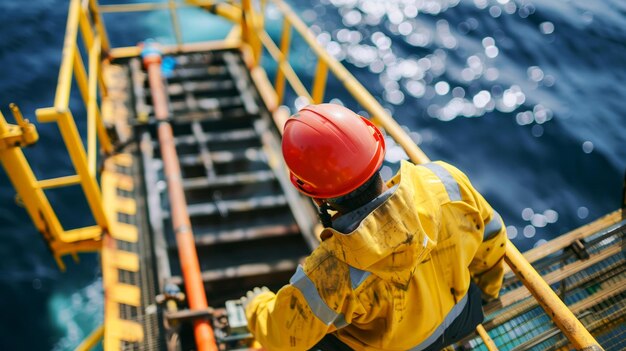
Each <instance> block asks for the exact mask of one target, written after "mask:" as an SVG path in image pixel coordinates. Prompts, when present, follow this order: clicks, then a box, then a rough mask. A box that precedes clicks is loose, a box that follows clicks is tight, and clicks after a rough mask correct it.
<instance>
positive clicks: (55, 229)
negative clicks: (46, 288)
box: [0, 0, 113, 270]
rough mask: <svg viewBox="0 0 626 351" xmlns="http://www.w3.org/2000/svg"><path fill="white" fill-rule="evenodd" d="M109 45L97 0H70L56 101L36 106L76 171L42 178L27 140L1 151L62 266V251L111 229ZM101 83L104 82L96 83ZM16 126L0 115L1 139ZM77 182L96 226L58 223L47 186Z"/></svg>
mask: <svg viewBox="0 0 626 351" xmlns="http://www.w3.org/2000/svg"><path fill="white" fill-rule="evenodd" d="M79 30H80V32H81V34H82V35H81V36H82V39H83V43H84V46H85V49H86V52H87V56H88V65H89V67H88V71H86V69H85V65H84V64H83V59H82V57H81V54H80V51H79V49H78V42H77V41H78V31H79ZM108 49H109V43H108V38H107V35H106V32H105V31H104V25H103V23H102V20H101V18H100V15H99V13H98V12H97V4H96V2H95V0H87V1H81V0H71V2H70V5H69V12H68V18H67V25H66V32H65V39H64V44H63V59H62V61H61V67H60V69H59V78H58V83H57V87H56V94H55V98H54V106H53V107H48V108H40V109H37V111H36V115H37V119H38V121H39V122H56V123H57V125H58V127H59V130H60V132H61V136H62V138H63V141H64V142H65V145H66V147H67V151H68V153H69V156H70V159H71V161H72V164H73V166H74V169H75V171H76V174H72V175H67V176H63V177H57V178H51V179H45V180H38V179H37V178H36V177H35V175H34V173H33V171H32V169H31V167H30V165H29V163H28V161H27V160H26V158H25V157H24V154H23V153H22V151H21V150H20V148H19V147H21V146H25V145H26V143H24V144H16V145H11V147H9V148H7V149H5V150H4V151H3V152H2V154H0V159H1V161H2V163H3V165H4V167H5V168H6V170H7V174H8V175H9V177H10V179H11V181H12V182H13V184H14V186H15V188H16V190H17V192H18V194H19V195H20V197H21V199H22V201H23V202H24V205H25V207H26V210H27V211H28V213H29V215H30V217H31V218H32V220H33V222H34V223H35V226H36V227H37V228H38V229H39V231H40V232H41V233H42V235H43V237H44V239H45V240H46V241H47V243H48V246H49V247H50V250H51V251H52V254H53V256H54V257H55V259H56V261H57V263H58V265H59V267H60V268H61V269H62V270H64V269H65V265H64V263H63V261H62V260H61V257H62V256H64V255H68V254H69V255H72V256H74V258H77V255H76V254H77V253H78V252H84V251H96V250H99V249H100V245H101V241H100V237H101V235H102V233H103V232H106V231H107V230H108V219H107V216H106V215H105V212H104V210H103V204H102V197H101V193H100V187H99V186H98V182H97V180H96V176H97V169H96V165H97V145H98V143H99V144H100V147H101V149H102V151H103V152H104V153H105V154H111V153H112V152H113V145H112V144H111V141H110V140H109V136H108V134H107V131H106V127H105V125H104V122H103V120H102V116H101V113H100V108H99V106H98V91H100V92H102V94H103V95H104V94H106V90H105V87H104V84H103V78H102V70H101V69H100V63H101V61H102V57H101V56H102V52H106V51H108ZM74 79H75V80H76V83H77V86H78V88H79V90H80V93H81V95H82V97H83V101H84V103H85V106H86V109H87V146H86V148H87V151H85V145H83V141H82V138H81V136H80V133H79V132H78V128H77V126H76V122H75V120H74V117H73V115H72V112H71V110H70V107H69V102H70V95H71V88H72V81H73V80H74ZM98 87H100V88H99V89H98ZM12 110H13V114H14V115H15V117H16V120H17V121H18V124H20V125H22V124H23V125H22V126H21V129H22V134H23V135H24V136H25V137H26V136H28V135H29V134H32V131H34V130H35V128H34V126H33V125H32V124H30V123H27V124H24V122H20V120H22V117H21V114H20V113H19V110H18V109H17V108H16V107H12ZM12 129H13V130H14V129H15V128H12V127H11V126H10V125H8V124H7V123H6V120H4V118H0V139H3V138H5V139H6V138H7V137H9V136H10V135H7V133H3V131H5V132H6V131H7V130H12ZM2 134H4V136H3V135H2ZM77 184H80V185H81V187H82V189H83V192H84V194H85V197H86V199H87V203H88V205H89V208H90V209H91V212H92V214H93V217H94V219H95V222H96V226H93V225H90V226H86V227H82V228H77V229H72V230H66V229H64V228H63V226H62V224H61V223H60V221H59V219H58V217H57V215H56V212H55V211H54V209H53V207H52V205H51V204H50V202H49V201H48V198H47V196H46V194H45V192H44V191H43V190H44V189H51V188H59V187H67V186H74V185H77Z"/></svg>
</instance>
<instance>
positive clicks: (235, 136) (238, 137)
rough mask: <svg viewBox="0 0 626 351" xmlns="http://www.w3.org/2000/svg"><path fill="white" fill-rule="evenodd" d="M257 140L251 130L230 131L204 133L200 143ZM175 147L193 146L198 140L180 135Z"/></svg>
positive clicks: (256, 136) (176, 139) (190, 136)
mask: <svg viewBox="0 0 626 351" xmlns="http://www.w3.org/2000/svg"><path fill="white" fill-rule="evenodd" d="M254 138H258V135H257V134H256V132H255V131H254V129H252V128H245V129H235V130H230V131H224V132H221V133H206V132H205V133H204V137H203V138H202V139H200V142H208V143H210V142H229V141H242V140H249V139H254ZM174 141H175V142H176V145H193V144H196V143H197V142H198V139H197V138H196V137H195V136H193V135H181V136H177V137H176V138H174ZM153 144H154V145H156V146H158V142H157V141H155V142H154V143H153Z"/></svg>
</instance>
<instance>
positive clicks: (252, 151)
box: [179, 148, 265, 166]
mask: <svg viewBox="0 0 626 351" xmlns="http://www.w3.org/2000/svg"><path fill="white" fill-rule="evenodd" d="M210 154H211V160H212V161H213V162H214V163H228V162H234V161H241V160H248V161H265V156H264V154H263V151H262V150H261V149H260V148H247V149H245V150H241V151H239V150H238V151H213V152H211V153H210ZM179 160H180V164H181V165H183V166H196V165H202V164H203V163H202V159H201V157H200V155H199V154H196V155H180V156H179Z"/></svg>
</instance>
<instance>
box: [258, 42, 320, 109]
mask: <svg viewBox="0 0 626 351" xmlns="http://www.w3.org/2000/svg"><path fill="white" fill-rule="evenodd" d="M258 35H259V36H260V37H261V41H262V42H263V44H264V45H265V48H266V49H267V51H268V52H269V53H270V55H271V56H272V58H273V59H274V60H275V61H277V62H278V58H279V57H280V55H281V53H280V49H279V48H278V47H277V46H276V44H275V43H274V41H273V40H272V38H270V36H269V35H268V34H267V32H265V31H262V32H261V33H259V34H258ZM278 69H279V70H281V71H282V72H283V74H284V75H285V78H287V81H288V82H289V85H290V86H291V88H292V89H293V90H294V91H295V92H296V94H298V96H301V97H304V98H306V99H307V100H308V101H312V100H313V98H312V97H311V95H310V94H309V92H308V91H307V89H306V87H305V86H304V84H302V81H301V80H300V78H298V74H297V73H296V72H295V71H294V70H293V68H292V67H291V65H290V64H289V62H287V60H284V61H282V62H279V64H278ZM279 102H280V100H279Z"/></svg>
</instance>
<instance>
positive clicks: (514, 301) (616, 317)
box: [464, 211, 626, 351]
mask: <svg viewBox="0 0 626 351" xmlns="http://www.w3.org/2000/svg"><path fill="white" fill-rule="evenodd" d="M621 218H622V217H621V213H620V211H616V212H614V213H612V214H610V215H608V216H606V217H604V218H601V219H599V220H597V221H596V222H593V223H591V224H589V225H587V226H586V227H587V228H585V227H583V228H581V229H586V230H580V229H579V230H575V231H574V232H572V233H570V234H569V235H568V234H566V235H564V236H563V237H559V238H558V239H556V240H554V241H551V242H548V243H547V244H545V245H544V246H541V247H539V248H537V249H535V250H533V251H532V252H529V253H528V254H527V257H528V258H529V260H531V261H534V262H532V263H533V266H534V267H535V268H536V269H537V271H538V272H539V273H540V274H541V275H542V277H543V278H544V280H545V281H546V282H548V284H550V285H551V287H552V288H553V289H554V290H555V291H556V292H557V294H558V295H559V297H560V298H561V299H562V300H563V301H564V302H565V303H566V304H567V305H568V307H569V309H570V310H571V311H572V312H573V313H574V314H575V315H576V317H577V318H578V319H579V320H580V321H581V322H582V323H583V325H584V326H585V327H586V328H587V329H588V330H589V331H590V332H591V333H592V334H593V335H594V336H595V337H596V338H597V340H598V341H599V342H600V344H601V345H603V346H604V348H605V350H607V351H608V350H613V351H618V350H624V349H626V339H625V338H624V337H625V336H626V323H625V321H626V284H625V283H626V256H625V254H624V243H625V241H624V240H625V239H624V237H625V235H626V220H622V219H621ZM589 229H591V230H589ZM565 243H570V244H567V245H566V244H565ZM533 256H535V257H534V259H533ZM484 310H485V316H486V318H485V322H484V323H483V326H484V327H485V329H486V330H487V331H488V332H489V335H490V337H491V338H492V339H493V341H494V342H495V345H496V346H497V347H498V349H499V350H515V351H521V350H570V349H573V347H572V346H571V345H570V344H569V342H568V341H567V339H566V338H565V336H564V335H563V334H562V333H561V331H560V330H559V329H558V328H557V327H556V326H555V325H554V323H553V322H552V320H551V319H550V317H549V316H548V315H547V314H546V313H545V312H544V311H543V310H542V309H541V308H540V307H539V305H538V303H537V300H536V299H534V298H533V297H532V296H531V295H530V293H529V291H528V290H527V289H526V288H525V287H524V285H523V284H522V283H521V282H520V281H519V280H518V279H517V278H516V277H515V276H514V275H513V274H507V275H506V276H505V280H504V284H503V289H502V290H501V292H500V298H499V299H498V300H495V301H492V302H491V303H489V304H487V305H485V306H484ZM464 344H465V347H466V348H467V349H472V350H474V349H476V350H487V348H486V347H485V345H484V344H483V343H482V340H481V339H479V338H475V339H473V340H471V341H466V342H465V343H464Z"/></svg>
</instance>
